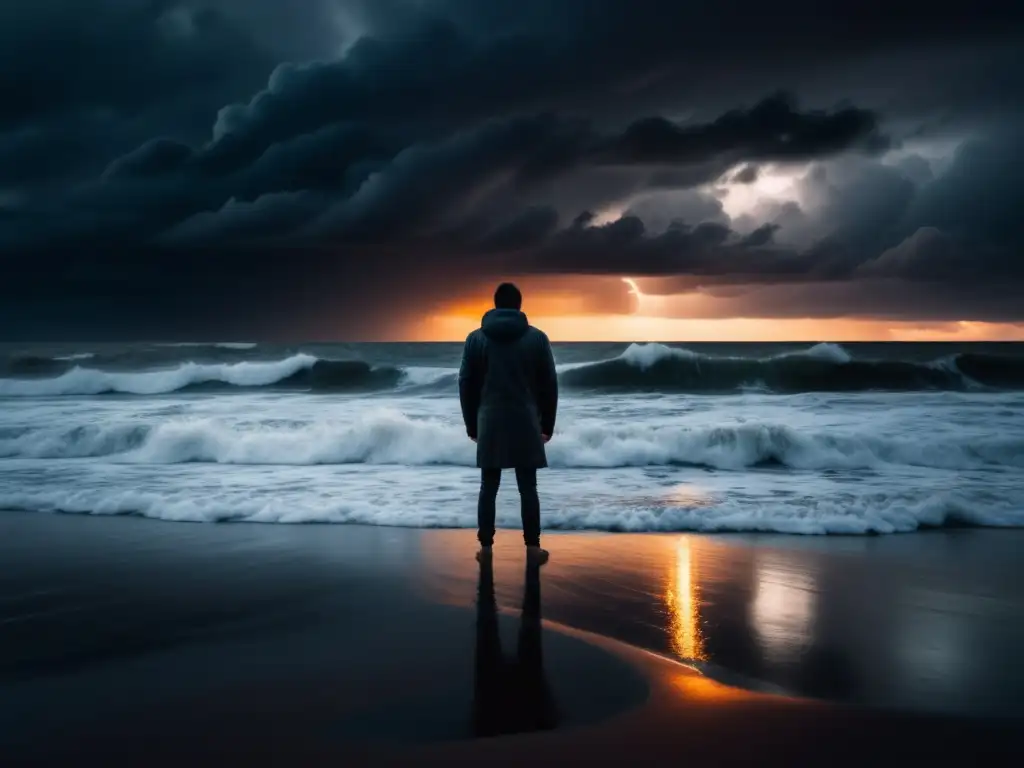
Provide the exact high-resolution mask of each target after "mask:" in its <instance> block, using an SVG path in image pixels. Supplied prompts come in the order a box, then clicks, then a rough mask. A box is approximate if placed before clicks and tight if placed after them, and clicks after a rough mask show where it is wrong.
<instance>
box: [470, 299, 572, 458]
mask: <svg viewBox="0 0 1024 768" xmlns="http://www.w3.org/2000/svg"><path fill="white" fill-rule="evenodd" d="M459 400H460V401H461V403H462V418H463V420H464V421H465V423H466V432H467V434H469V436H470V437H473V438H476V440H477V448H476V464H477V466H478V467H484V468H502V469H507V468H512V467H520V468H530V467H534V468H540V467H546V466H547V465H548V463H547V456H546V455H545V453H544V441H543V440H542V439H541V434H545V435H551V434H552V433H553V432H554V429H555V412H556V411H557V409H558V377H557V375H556V373H555V359H554V356H553V355H552V353H551V342H549V341H548V337H547V336H545V335H544V333H543V332H542V331H540V330H538V329H537V328H534V327H533V326H532V325H530V323H529V321H527V319H526V315H524V314H523V313H522V312H520V311H519V310H515V309H492V310H491V311H489V312H488V313H487V314H485V315H484V317H483V320H482V321H481V323H480V328H479V329H478V330H476V331H473V332H472V333H471V334H469V337H468V338H467V339H466V346H465V348H464V350H463V353H462V366H461V368H460V369H459Z"/></svg>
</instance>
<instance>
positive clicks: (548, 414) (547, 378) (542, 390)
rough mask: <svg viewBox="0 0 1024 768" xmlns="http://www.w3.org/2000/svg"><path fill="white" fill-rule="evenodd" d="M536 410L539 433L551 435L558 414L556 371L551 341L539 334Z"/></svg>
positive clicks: (553, 431)
mask: <svg viewBox="0 0 1024 768" xmlns="http://www.w3.org/2000/svg"><path fill="white" fill-rule="evenodd" d="M537 410H538V411H539V412H540V431H541V434H543V435H547V436H548V437H551V435H553V434H554V433H555V417H556V416H557V415H558V372H557V371H555V355H554V353H553V352H552V351H551V342H550V341H548V337H547V336H545V335H544V334H541V350H540V360H539V366H538V370H537Z"/></svg>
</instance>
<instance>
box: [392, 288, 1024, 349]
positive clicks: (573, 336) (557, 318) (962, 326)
mask: <svg viewBox="0 0 1024 768" xmlns="http://www.w3.org/2000/svg"><path fill="white" fill-rule="evenodd" d="M624 281H628V279H624ZM628 283H629V285H630V293H632V294H633V295H634V296H636V297H637V298H638V299H639V301H638V302H637V307H636V309H635V310H634V311H633V312H632V313H630V314H617V313H607V314H604V313H600V312H593V311H592V310H591V311H588V309H587V303H586V301H585V299H584V297H583V295H582V294H580V293H573V292H571V291H569V290H558V291H554V292H543V293H539V294H538V293H529V292H526V298H525V300H524V304H523V311H524V312H526V313H527V315H528V316H529V317H530V322H531V323H533V324H534V325H536V326H538V327H539V328H541V329H543V330H544V331H545V332H546V333H547V334H548V336H549V337H550V338H551V340H552V341H615V342H628V341H638V342H649V341H704V342H714V341H725V342H727V341H820V340H829V341H1020V340H1024V324H1020V323H987V322H976V321H970V320H960V321H949V322H932V321H920V322H915V321H897V320H881V319H873V318H858V317H839V318H813V317H806V318H771V317H713V316H712V317H708V316H699V317H679V316H665V315H661V314H658V310H659V309H661V308H662V307H661V306H659V305H663V304H668V303H671V304H672V305H673V306H675V307H679V306H680V305H682V306H686V303H687V302H690V303H692V304H693V307H694V309H695V310H697V309H698V308H699V309H700V312H699V314H700V315H707V314H713V312H708V310H709V308H712V307H713V304H714V303H715V301H716V299H714V298H713V297H709V296H706V295H703V294H685V295H678V296H648V295H642V294H639V293H638V292H637V290H636V284H635V283H633V282H632V281H628ZM491 306H492V303H491V299H490V296H489V294H488V293H487V292H486V291H481V294H480V296H479V297H477V298H475V299H473V300H471V301H462V302H458V303H454V302H453V303H452V304H450V305H447V306H444V307H442V308H441V309H440V311H437V312H435V313H433V314H431V315H428V316H427V317H425V318H424V319H423V320H422V321H421V322H420V323H418V324H417V325H416V326H415V327H414V328H410V329H409V334H410V340H413V341H461V340H462V339H464V338H465V337H466V335H467V334H469V333H470V332H471V331H472V330H473V329H475V328H477V327H479V325H480V317H481V316H482V315H483V314H484V312H486V311H487V310H488V309H490V308H491Z"/></svg>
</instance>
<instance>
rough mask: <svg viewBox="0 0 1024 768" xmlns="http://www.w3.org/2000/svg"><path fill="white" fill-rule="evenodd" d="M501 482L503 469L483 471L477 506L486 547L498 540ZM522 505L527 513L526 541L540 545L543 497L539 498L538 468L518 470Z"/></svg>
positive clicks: (517, 476) (524, 534)
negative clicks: (497, 505) (496, 524)
mask: <svg viewBox="0 0 1024 768" xmlns="http://www.w3.org/2000/svg"><path fill="white" fill-rule="evenodd" d="M500 485H501V470H500V469H481V470H480V498H479V500H478V501H477V505H476V522H477V528H478V530H477V538H478V539H479V540H480V544H481V545H482V546H485V547H489V546H491V544H493V543H494V515H495V501H496V499H497V497H498V487H499V486H500ZM516 485H517V486H519V506H520V509H521V511H522V515H523V540H524V541H525V542H526V546H528V547H539V546H540V499H539V498H538V497H537V470H536V469H533V468H530V469H517V470H516Z"/></svg>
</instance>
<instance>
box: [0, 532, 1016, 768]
mask: <svg viewBox="0 0 1024 768" xmlns="http://www.w3.org/2000/svg"><path fill="white" fill-rule="evenodd" d="M546 544H547V546H549V548H550V549H551V551H552V561H551V562H550V563H549V564H548V565H546V566H545V567H544V568H543V569H542V570H541V571H540V572H539V574H538V573H533V574H532V575H531V572H529V571H527V570H526V569H524V567H523V565H524V564H523V558H522V550H521V546H520V545H519V543H518V540H517V536H516V534H515V533H514V532H511V531H501V532H499V541H498V545H497V547H496V553H495V561H494V566H493V571H492V574H493V590H494V591H493V595H494V601H493V604H492V601H491V597H490V595H491V594H492V592H491V582H490V580H489V579H490V576H491V574H488V573H487V571H486V569H485V570H484V571H483V572H482V571H481V569H480V567H479V566H478V564H477V563H476V562H475V561H474V560H473V557H472V553H473V551H474V542H473V536H472V532H469V531H417V530H404V529H384V528H359V527H343V526H281V525H278V526H255V525H221V526H215V525H186V524H162V523H155V522H152V521H146V520H137V519H129V518H113V519H108V518H83V517H73V516H50V515H38V514H20V513H0V562H2V563H3V568H0V628H2V631H0V713H2V717H0V754H3V755H4V764H5V765H22V764H25V765H28V764H51V765H60V764H69V762H70V761H71V760H72V759H75V760H80V759H81V758H82V757H83V756H88V757H91V758H93V759H100V760H103V762H104V764H107V765H112V764H124V765H139V764H147V765H158V764H167V765H170V764H177V765H180V764H182V762H183V761H184V762H188V763H190V764H193V765H195V764H205V763H206V762H211V763H212V762H223V761H224V760H226V759H238V760H241V759H244V760H246V761H248V762H250V763H252V762H255V763H257V764H287V765H301V764H307V763H308V764H320V763H326V762H331V763H332V764H337V763H338V761H339V760H340V761H342V762H343V763H344V764H346V765H350V764H354V763H356V762H360V761H369V762H383V761H391V762H392V763H393V764H396V765H397V764H401V765H412V764H417V763H418V762H420V761H423V762H432V761H436V760H439V759H443V760H445V761H448V762H456V763H457V762H462V761H466V762H470V763H472V762H476V761H478V760H486V761H488V762H497V763H499V764H515V762H516V761H522V760H526V759H529V760H530V762H531V763H533V764H545V763H547V762H550V763H551V764H564V763H565V762H566V761H567V760H569V759H570V758H576V759H580V758H584V757H586V759H589V760H595V761H597V762H606V763H607V762H616V761H618V762H622V763H625V764H665V762H666V761H668V762H677V761H682V760H684V759H685V760H693V759H700V760H702V761H704V762H707V763H710V764H722V763H729V762H743V761H751V760H754V761H757V762H762V763H774V764H787V765H792V764H826V763H828V764H835V763H840V764H859V763H860V762H863V761H864V760H866V759H878V758H879V757H880V756H881V757H884V756H886V755H889V754H892V753H893V752H892V750H894V749H895V750H906V751H907V753H908V754H913V755H914V756H917V757H920V758H925V757H927V758H928V759H929V760H932V761H933V762H939V763H946V762H948V763H949V764H952V763H953V762H956V761H957V760H958V759H959V760H961V761H962V759H963V756H964V755H967V756H970V757H971V758H972V759H982V758H984V757H985V756H990V757H998V758H999V759H1000V760H1001V761H1003V760H1006V759H1008V758H1012V759H1019V757H1020V756H1021V753H1022V750H1024V746H1022V745H1021V744H1020V743H1019V742H1020V740H1019V737H1018V734H1019V726H1020V721H1019V717H1020V716H1021V715H1022V714H1024V685H1022V681H1024V670H1022V669H1021V665H1020V664H1019V663H1017V660H1016V653H1017V650H1018V649H1019V648H1020V647H1021V641H1022V640H1024V596H1022V594H1021V588H1020V585H1022V584H1024V566H1022V564H1021V558H1019V556H1018V555H1017V553H1018V552H1019V551H1021V549H1020V548H1021V546H1022V545H1024V536H1022V535H1021V532H1017V531H947V532H937V533H934V534H931V533H929V534H917V535H911V536H901V537H885V538H872V539H867V538H864V539H803V538H801V539H796V538H791V537H713V538H709V537H691V536H631V535H616V534H613V535H589V534H564V535H550V536H548V537H547V540H546ZM524 606H525V610H524ZM495 608H497V609H498V610H499V612H500V614H501V616H500V618H498V619H492V618H490V617H493V616H494V615H495V614H494V609H495ZM539 617H543V619H544V620H545V621H546V622H548V623H547V624H546V625H545V626H544V628H543V629H541V628H540V623H539V621H538V619H539ZM499 644H500V649H498V645H499ZM640 649H646V650H640ZM499 650H500V652H501V653H500V654H499V652H498V651H499ZM679 660H686V661H690V662H693V664H694V665H695V666H696V667H697V668H698V669H701V670H703V671H704V672H705V673H706V674H707V676H705V675H702V674H700V673H698V672H694V671H693V670H692V669H690V668H689V667H688V666H684V665H682V664H680V663H679ZM485 662H486V663H485ZM716 681H721V682H716ZM737 686H740V687H737ZM805 696H813V697H819V698H821V699H827V700H829V701H828V702H825V701H818V700H813V699H807V698H802V697H805ZM515 702H519V705H518V706H514V703H515ZM523 702H529V704H523ZM524 710H525V711H530V712H540V713H541V715H538V716H536V717H533V718H532V719H531V718H525V719H524V718H523V717H522V716H521V713H522V712H523V711H524ZM545 713H546V714H545ZM537 728H545V729H546V728H550V729H551V730H544V731H538V732H533V733H520V734H519V735H513V736H507V737H504V738H474V736H477V735H479V734H481V733H484V732H495V731H509V730H511V731H530V730H533V729H537ZM957 756H959V758H958V757H957Z"/></svg>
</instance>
